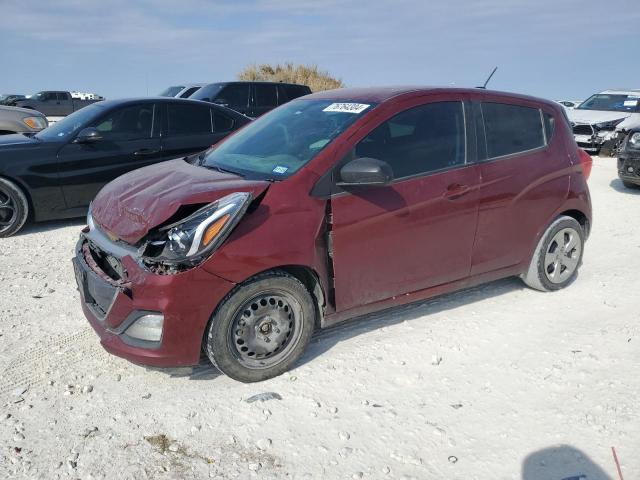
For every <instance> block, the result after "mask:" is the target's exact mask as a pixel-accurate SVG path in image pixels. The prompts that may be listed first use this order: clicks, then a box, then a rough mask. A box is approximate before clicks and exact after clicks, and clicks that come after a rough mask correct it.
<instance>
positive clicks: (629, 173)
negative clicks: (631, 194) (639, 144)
mask: <svg viewBox="0 0 640 480" xmlns="http://www.w3.org/2000/svg"><path fill="white" fill-rule="evenodd" d="M618 177H620V179H621V180H624V181H625V182H628V183H633V184H634V185H640V151H639V152H638V153H637V154H636V155H632V154H628V153H626V154H622V153H621V156H620V157H618Z"/></svg>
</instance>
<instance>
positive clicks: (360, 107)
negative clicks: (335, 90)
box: [322, 103, 370, 113]
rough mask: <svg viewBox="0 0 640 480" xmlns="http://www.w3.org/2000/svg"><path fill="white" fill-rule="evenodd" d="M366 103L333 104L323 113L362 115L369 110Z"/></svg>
mask: <svg viewBox="0 0 640 480" xmlns="http://www.w3.org/2000/svg"><path fill="white" fill-rule="evenodd" d="M369 107H370V105H367V104H366V103H332V104H331V105H329V106H328V107H327V108H325V109H324V110H322V111H323V112H343V113H360V112H363V111H365V110H366V109H367V108H369Z"/></svg>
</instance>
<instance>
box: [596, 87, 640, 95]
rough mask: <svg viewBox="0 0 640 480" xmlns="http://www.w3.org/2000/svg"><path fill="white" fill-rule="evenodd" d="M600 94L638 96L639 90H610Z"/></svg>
mask: <svg viewBox="0 0 640 480" xmlns="http://www.w3.org/2000/svg"><path fill="white" fill-rule="evenodd" d="M600 94H617V95H640V88H631V89H626V88H611V89H609V90H604V91H602V92H600Z"/></svg>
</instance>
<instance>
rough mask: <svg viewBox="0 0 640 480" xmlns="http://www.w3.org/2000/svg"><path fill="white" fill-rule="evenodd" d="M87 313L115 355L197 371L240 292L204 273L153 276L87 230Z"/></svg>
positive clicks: (124, 250) (80, 257)
mask: <svg viewBox="0 0 640 480" xmlns="http://www.w3.org/2000/svg"><path fill="white" fill-rule="evenodd" d="M73 265H74V270H75V275H76V281H77V284H78V289H79V291H80V296H81V302H82V309H83V312H84V314H85V316H86V317H87V319H88V320H89V323H90V324H91V326H92V327H93V329H94V330H95V331H96V332H97V334H98V335H99V337H100V342H101V344H102V345H103V347H104V348H105V349H106V350H107V351H109V352H110V353H112V354H115V355H118V356H120V357H123V358H126V359H128V360H130V361H133V362H135V363H140V364H145V365H153V366H158V367H173V366H187V365H195V364H197V363H198V362H199V360H200V353H201V346H202V340H203V335H204V331H205V328H206V326H207V324H208V322H209V319H210V318H211V315H212V313H213V312H214V310H215V308H216V306H217V305H218V303H219V302H220V301H221V300H222V299H223V298H224V297H225V295H227V293H229V291H230V290H231V289H232V288H233V287H234V284H233V283H232V282H228V281H227V280H224V279H222V278H220V277H218V276H216V275H213V274H211V273H208V272H207V271H205V270H204V269H202V268H194V269H191V270H188V271H185V272H181V273H178V274H175V275H159V274H156V273H153V272H151V271H149V270H148V269H147V268H145V267H144V266H143V265H142V264H141V263H140V262H139V261H138V259H137V252H136V250H135V249H134V248H133V247H130V246H128V245H126V244H122V243H121V242H120V243H119V242H112V241H111V240H110V239H108V238H107V237H106V236H105V235H104V234H103V233H102V232H100V231H99V230H97V229H91V230H89V229H85V231H83V233H82V234H81V236H80V240H79V241H78V243H77V245H76V254H75V257H74V258H73Z"/></svg>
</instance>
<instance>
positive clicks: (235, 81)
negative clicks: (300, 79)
mask: <svg viewBox="0 0 640 480" xmlns="http://www.w3.org/2000/svg"><path fill="white" fill-rule="evenodd" d="M232 83H262V84H265V85H288V86H289V85H291V86H294V87H305V88H309V86H308V85H303V84H301V83H290V82H271V81H268V80H231V81H229V82H211V83H206V84H204V86H208V85H229V84H232Z"/></svg>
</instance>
